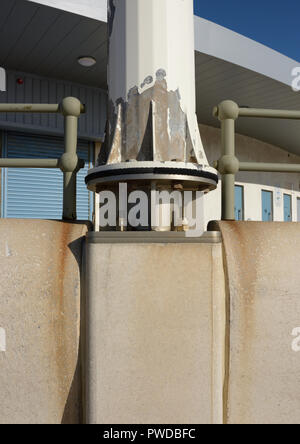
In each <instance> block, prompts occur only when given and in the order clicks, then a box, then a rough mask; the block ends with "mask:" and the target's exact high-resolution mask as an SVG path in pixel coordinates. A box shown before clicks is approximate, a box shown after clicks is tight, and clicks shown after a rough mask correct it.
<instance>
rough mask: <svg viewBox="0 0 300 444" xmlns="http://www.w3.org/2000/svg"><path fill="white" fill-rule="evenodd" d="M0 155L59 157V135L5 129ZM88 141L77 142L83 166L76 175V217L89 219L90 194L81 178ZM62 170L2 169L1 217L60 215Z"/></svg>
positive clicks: (61, 144)
mask: <svg viewBox="0 0 300 444" xmlns="http://www.w3.org/2000/svg"><path fill="white" fill-rule="evenodd" d="M3 137H4V140H3V151H4V152H3V157H8V158H32V159H37V158H39V159H44V158H59V157H60V156H61V155H62V153H63V151H64V142H63V139H62V138H61V137H52V136H43V135H32V134H25V133H24V134H23V133H16V132H7V133H4V135H3ZM91 154H92V150H91V144H90V143H89V142H85V141H79V142H78V156H79V157H80V158H82V159H84V160H85V169H82V170H80V172H79V173H78V176H77V217H78V219H81V220H88V219H91V216H92V211H93V208H92V207H93V198H92V193H90V192H89V191H88V190H87V188H86V185H85V182H84V178H85V176H86V174H87V171H88V169H89V168H90V167H91ZM62 186H63V174H62V172H61V171H60V170H57V169H34V168H32V169H31V168H30V169H19V168H5V169H3V170H2V213H1V214H2V217H5V218H24V219H61V217H62V198H63V189H62Z"/></svg>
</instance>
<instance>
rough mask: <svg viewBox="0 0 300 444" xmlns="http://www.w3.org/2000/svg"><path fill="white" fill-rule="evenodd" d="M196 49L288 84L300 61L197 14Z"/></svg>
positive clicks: (290, 82)
mask: <svg viewBox="0 0 300 444" xmlns="http://www.w3.org/2000/svg"><path fill="white" fill-rule="evenodd" d="M195 49H196V51H198V52H202V53H204V54H207V55H210V56H212V57H216V58H218V59H221V60H225V61H226V62H230V63H234V64H235V65H238V66H242V67H243V68H246V69H249V70H251V71H254V72H257V73H259V74H262V75H264V76H266V77H269V78H271V79H274V80H277V81H279V82H281V83H284V84H286V85H289V86H290V85H291V84H292V80H293V78H294V77H293V76H292V70H293V69H294V68H295V67H297V66H300V62H296V61H295V60H293V59H290V58H289V57H286V56H284V55H282V54H280V53H279V52H277V51H274V50H273V49H270V48H268V47H267V46H264V45H262V44H261V43H258V42H256V41H254V40H251V39H249V38H247V37H244V36H242V35H241V34H238V33H236V32H234V31H231V30H229V29H227V28H224V27H223V26H219V25H217V24H215V23H213V22H210V21H208V20H205V19H203V18H200V17H195Z"/></svg>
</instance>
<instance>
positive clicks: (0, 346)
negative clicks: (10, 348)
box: [0, 327, 6, 352]
mask: <svg viewBox="0 0 300 444" xmlns="http://www.w3.org/2000/svg"><path fill="white" fill-rule="evenodd" d="M0 352H6V332H5V330H4V328H1V327H0Z"/></svg>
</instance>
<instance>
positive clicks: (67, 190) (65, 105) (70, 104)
mask: <svg viewBox="0 0 300 444" xmlns="http://www.w3.org/2000/svg"><path fill="white" fill-rule="evenodd" d="M61 112H62V114H63V116H64V121H65V122H64V123H65V152H64V154H63V155H62V157H61V159H60V168H61V170H62V171H63V174H64V188H63V219H64V220H76V217H77V215H76V191H77V172H78V171H79V169H80V168H82V167H83V166H84V165H82V162H80V161H79V159H78V156H77V131H78V118H79V116H80V114H81V112H82V105H81V103H80V101H79V100H78V99H75V98H74V97H67V98H65V99H63V101H62V103H61Z"/></svg>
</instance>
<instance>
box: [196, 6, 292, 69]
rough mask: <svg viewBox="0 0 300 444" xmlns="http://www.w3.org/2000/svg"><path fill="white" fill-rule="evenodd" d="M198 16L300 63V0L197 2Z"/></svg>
mask: <svg viewBox="0 0 300 444" xmlns="http://www.w3.org/2000/svg"><path fill="white" fill-rule="evenodd" d="M194 3H195V13H196V14H197V15H199V16H200V17H203V18H206V19H207V20H211V21H213V22H215V23H218V24H219V25H222V26H225V27H226V28H229V29H232V30H233V31H236V32H238V33H240V34H243V35H245V36H247V37H249V38H252V39H254V40H256V41H258V42H260V43H263V44H264V45H266V46H269V47H270V48H273V49H275V50H276V51H279V52H281V53H282V54H285V55H286V56H288V57H291V58H292V59H294V60H296V61H298V62H300V2H299V1H298V0H284V1H278V0H277V1H276V0H273V1H271V0H248V1H245V0H239V1H238V0H211V1H208V0H194Z"/></svg>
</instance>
